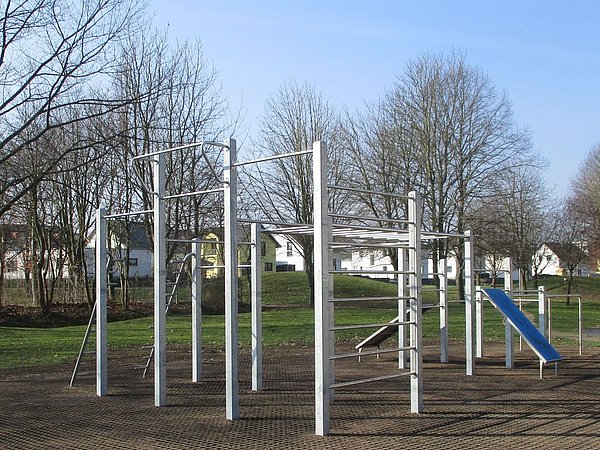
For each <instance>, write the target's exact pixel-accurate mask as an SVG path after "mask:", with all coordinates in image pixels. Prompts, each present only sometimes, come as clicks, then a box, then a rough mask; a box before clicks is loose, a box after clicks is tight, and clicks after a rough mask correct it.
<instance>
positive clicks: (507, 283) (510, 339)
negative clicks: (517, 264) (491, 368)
mask: <svg viewBox="0 0 600 450" xmlns="http://www.w3.org/2000/svg"><path fill="white" fill-rule="evenodd" d="M520 280H521V276H520V272H519V282H520ZM504 292H506V295H508V297H509V298H511V299H512V298H513V283H512V259H510V258H508V272H507V273H506V275H505V276H504ZM504 336H505V344H504V345H505V353H506V363H505V366H506V368H507V369H512V368H514V366H515V333H514V330H513V327H512V325H511V324H510V323H509V322H508V320H506V319H505V320H504Z"/></svg>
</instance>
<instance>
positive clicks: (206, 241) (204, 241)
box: [165, 239, 225, 244]
mask: <svg viewBox="0 0 600 450" xmlns="http://www.w3.org/2000/svg"><path fill="white" fill-rule="evenodd" d="M165 241H166V242H175V243H181V244H196V243H199V244H224V243H225V241H213V240H212V239H166V240H165Z"/></svg>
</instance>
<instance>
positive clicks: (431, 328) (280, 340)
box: [0, 272, 600, 368]
mask: <svg viewBox="0 0 600 450" xmlns="http://www.w3.org/2000/svg"><path fill="white" fill-rule="evenodd" d="M588 280H589V279H585V280H584V281H586V282H587V286H588V287H587V289H588V290H587V291H586V292H587V294H586V300H585V303H584V318H585V323H584V327H585V328H600V302H597V301H592V300H591V296H592V295H594V294H593V292H594V288H595V287H598V290H597V291H595V292H599V293H600V285H599V284H600V283H590V282H588ZM553 281H554V280H553ZM594 281H596V280H594ZM561 283H562V280H560V283H559V282H556V283H555V284H554V285H552V284H549V286H550V287H549V289H552V291H553V292H559V289H561V288H562V287H563V286H562V285H561ZM335 285H336V289H335V295H336V297H350V296H359V297H360V296H363V297H364V296H385V295H394V294H395V292H396V286H395V285H394V284H391V283H385V282H380V281H373V280H365V279H361V278H356V277H349V276H345V275H340V276H336V278H335ZM581 285H582V286H583V285H584V284H583V282H582V284H581ZM307 291H308V290H307V288H306V277H305V274H304V273H297V272H296V273H294V272H288V273H272V274H265V277H264V280H263V302H264V305H265V311H264V312H263V341H264V344H265V345H266V346H276V345H307V346H310V345H312V344H313V342H314V319H313V310H312V309H311V308H309V307H307V306H306V304H307V297H308V294H307ZM423 291H424V302H425V303H428V302H433V301H434V299H435V294H436V293H435V291H434V289H433V288H432V287H429V286H425V287H424V288H423ZM450 297H451V298H455V297H456V290H455V289H454V288H451V293H450ZM274 305H277V307H274ZM269 306H270V307H269ZM525 310H526V312H529V313H531V315H532V316H533V317H535V318H536V317H537V307H534V306H532V305H528V306H526V308H525ZM397 314H398V313H397V307H396V306H395V302H394V301H391V302H387V303H384V302H377V303H370V302H361V303H360V304H354V303H353V304H351V305H350V306H341V307H340V306H336V313H335V318H336V325H344V324H360V323H379V322H387V321H390V320H392V319H393V318H394V317H396V316H397ZM438 317H439V315H438V310H437V309H432V310H430V311H429V312H428V313H426V314H424V329H423V335H424V338H425V339H426V340H429V341H437V339H438V335H439V334H438V328H439V320H438ZM484 317H485V339H486V341H489V342H492V341H496V342H499V341H503V340H504V325H503V321H502V318H501V316H500V314H499V313H498V312H496V311H495V310H494V308H493V307H492V305H491V304H489V302H486V304H485V310H484ZM151 324H152V318H150V317H147V318H140V319H134V320H128V321H121V322H112V323H110V324H109V345H110V346H111V347H112V348H117V347H141V346H142V345H145V344H148V343H150V341H151V335H152V334H153V333H152V329H151V328H150V326H151ZM239 326H240V330H239V336H240V345H241V346H242V348H249V345H250V314H249V313H243V314H240V318H239ZM553 330H554V332H556V333H570V334H572V335H575V333H576V332H577V303H576V302H572V304H571V305H570V306H568V305H566V302H565V300H564V299H560V300H554V301H553ZM84 331H85V327H84V326H69V327H61V328H43V329H42V328H37V329H36V328H11V327H0V368H11V367H12V368H15V367H32V366H39V365H44V366H46V365H53V364H60V363H68V362H73V361H74V359H75V357H76V354H77V351H78V349H79V346H80V343H81V339H82V337H83V334H84ZM372 331H374V330H371V329H360V330H348V331H343V332H336V339H338V340H343V341H348V342H352V343H357V342H359V341H360V340H362V339H364V338H365V337H366V336H368V335H369V334H370V333H371V332H372ZM167 333H168V342H169V343H171V344H187V343H189V342H190V339H191V330H190V318H189V316H181V315H172V316H169V317H168V320H167ZM449 336H450V338H451V339H454V340H462V339H464V305H463V304H457V303H454V304H451V305H450V307H449ZM564 340H565V339H564V338H561V341H564ZM203 342H204V344H205V345H210V346H223V343H224V318H223V316H204V317H203ZM570 343H573V342H570ZM587 345H594V343H591V342H589V343H587ZM142 353H143V352H142V351H141V350H140V354H142Z"/></svg>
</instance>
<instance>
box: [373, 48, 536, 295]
mask: <svg viewBox="0 0 600 450" xmlns="http://www.w3.org/2000/svg"><path fill="white" fill-rule="evenodd" d="M380 108H381V109H382V110H383V111H384V114H385V115H386V116H387V118H386V119H385V122H384V123H389V124H390V125H386V126H385V129H386V130H387V132H386V134H388V133H389V134H391V136H387V137H386V139H385V140H386V141H387V142H388V143H389V144H388V145H390V151H395V152H397V154H398V157H397V158H396V161H400V163H401V165H400V166H397V167H394V166H392V167H390V168H389V169H388V170H392V171H393V170H397V171H398V172H399V173H401V174H402V175H404V176H405V177H407V179H406V182H405V183H403V184H402V183H401V184H399V186H398V187H400V186H402V187H404V188H407V187H408V186H407V184H408V183H414V185H413V186H412V188H414V189H417V190H419V191H420V192H421V194H422V198H423V203H424V222H423V224H424V227H425V228H427V229H428V230H431V231H436V232H443V233H451V232H458V233H462V232H464V231H465V229H466V225H467V216H468V213H469V211H470V209H471V205H472V203H473V202H476V201H477V200H478V199H481V198H484V197H486V196H489V195H490V185H491V184H492V183H493V180H494V179H495V178H497V177H498V176H501V173H502V170H503V169H504V168H505V167H509V166H511V165H513V164H517V161H518V159H517V155H518V154H520V153H524V152H525V153H526V152H527V151H528V149H529V146H530V143H529V139H528V137H527V134H526V133H524V132H522V131H520V130H519V129H517V128H516V126H515V124H514V121H513V118H512V110H511V107H510V103H509V102H508V100H507V98H506V97H505V96H504V95H503V94H500V93H498V92H497V91H496V89H495V88H494V86H493V84H492V83H491V81H490V80H489V79H488V77H487V76H486V75H485V74H483V73H482V72H481V71H479V70H476V69H474V68H473V67H470V66H469V65H468V64H467V63H466V60H465V57H464V56H463V55H460V54H456V53H452V54H450V55H449V56H445V55H440V56H431V55H424V56H421V57H419V58H417V59H416V60H414V61H412V62H410V63H409V64H408V66H407V69H406V71H405V73H404V74H403V75H401V76H400V77H399V78H398V81H397V83H396V85H395V86H394V88H393V89H392V90H391V91H390V92H388V93H387V94H386V95H385V97H384V99H383V100H382V102H381V105H380ZM381 122H382V121H381V120H380V119H379V115H378V114H376V115H375V116H374V120H372V123H373V124H374V125H373V126H372V127H371V128H372V129H373V130H374V131H375V130H377V131H375V132H374V133H372V136H373V138H372V140H373V142H374V143H376V145H377V146H379V147H383V146H384V145H385V143H383V142H382V140H381V139H380V138H377V133H378V130H381V128H382V127H381V126H379V125H378V123H381ZM380 151H381V150H380ZM407 161H408V162H407ZM396 164H398V163H396ZM412 174H417V176H416V177H413V176H412ZM376 177H377V178H380V175H378V174H377V173H374V174H373V175H372V176H371V178H373V179H374V178H376ZM454 246H455V248H454V249H453V252H454V253H456V254H457V256H458V257H459V258H458V259H459V260H461V259H462V258H461V257H460V256H461V254H462V246H460V245H457V243H452V242H446V241H434V242H433V249H432V257H433V260H434V264H435V263H436V262H437V260H438V259H440V258H445V257H447V254H448V252H449V251H450V249H451V248H452V247H454ZM461 274H462V267H459V273H458V274H457V280H458V281H459V288H460V292H461V294H460V295H461V296H462V291H463V289H462V282H461Z"/></svg>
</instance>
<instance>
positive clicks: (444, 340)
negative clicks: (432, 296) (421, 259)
mask: <svg viewBox="0 0 600 450" xmlns="http://www.w3.org/2000/svg"><path fill="white" fill-rule="evenodd" d="M437 271H438V274H439V275H438V277H439V280H440V292H439V302H440V362H442V363H447V362H448V262H447V261H446V259H440V260H439V261H438V268H437Z"/></svg>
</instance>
